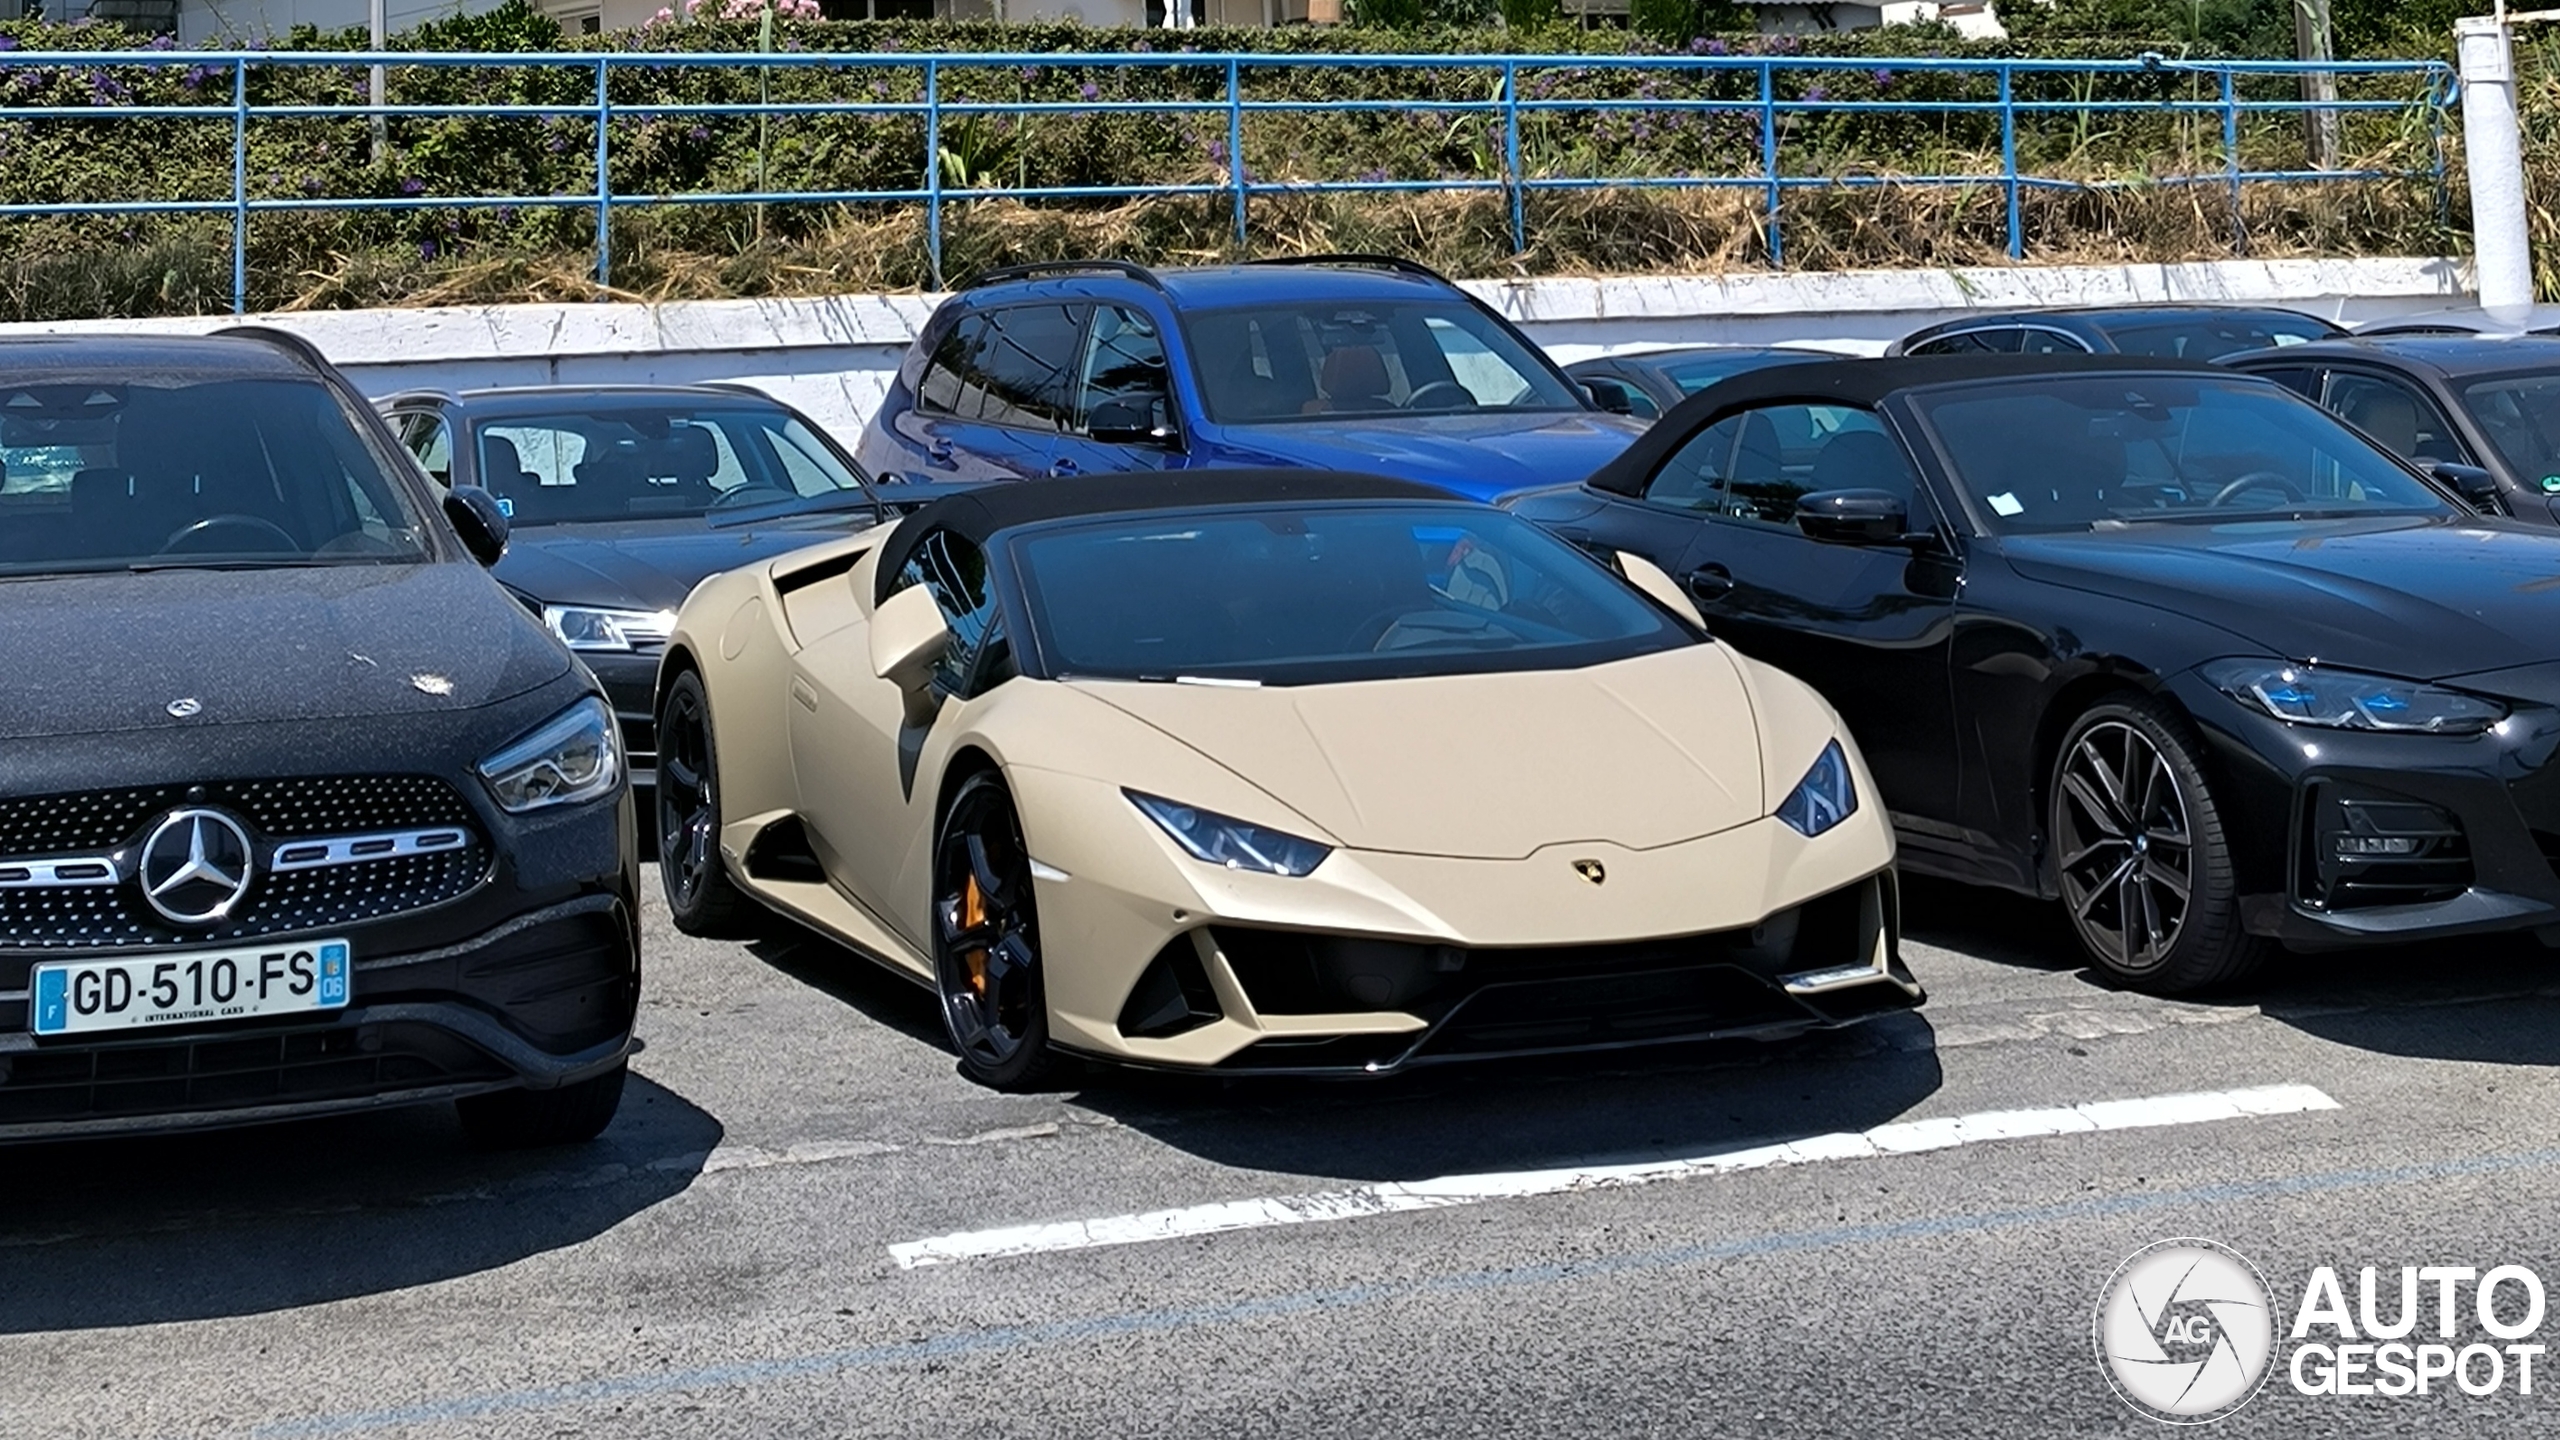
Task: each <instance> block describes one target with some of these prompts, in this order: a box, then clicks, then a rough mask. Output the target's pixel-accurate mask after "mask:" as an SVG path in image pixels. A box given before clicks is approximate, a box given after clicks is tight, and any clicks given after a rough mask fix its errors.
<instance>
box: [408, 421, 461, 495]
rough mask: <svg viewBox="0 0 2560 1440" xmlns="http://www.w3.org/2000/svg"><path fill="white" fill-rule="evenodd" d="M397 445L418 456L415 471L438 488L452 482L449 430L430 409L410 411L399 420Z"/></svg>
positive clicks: (451, 444) (451, 450)
mask: <svg viewBox="0 0 2560 1440" xmlns="http://www.w3.org/2000/svg"><path fill="white" fill-rule="evenodd" d="M397 424H398V432H397V433H398V434H399V436H400V443H401V444H402V445H405V446H407V447H408V449H409V453H410V454H412V455H415V456H416V457H418V468H419V469H421V470H424V471H426V472H427V474H429V475H431V476H433V477H434V478H435V482H436V483H437V484H439V485H450V484H452V483H453V427H452V426H450V425H447V424H446V423H444V417H443V416H441V415H438V414H436V413H435V412H434V411H431V410H412V411H410V412H408V413H407V414H405V415H402V416H400V417H399V420H398V422H397Z"/></svg>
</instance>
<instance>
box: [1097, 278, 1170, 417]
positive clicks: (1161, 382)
mask: <svg viewBox="0 0 2560 1440" xmlns="http://www.w3.org/2000/svg"><path fill="white" fill-rule="evenodd" d="M1077 388H1078V395H1077V403H1076V421H1075V428H1076V429H1077V430H1079V431H1081V430H1083V429H1084V428H1085V426H1086V425H1087V424H1088V423H1089V422H1090V421H1091V419H1092V416H1093V412H1094V411H1095V409H1097V408H1098V407H1100V406H1103V405H1109V404H1113V403H1115V402H1116V403H1118V404H1123V405H1127V406H1129V407H1131V408H1132V409H1134V410H1136V411H1137V412H1138V414H1139V415H1140V416H1141V417H1143V418H1144V419H1145V420H1146V421H1147V423H1148V424H1149V426H1151V427H1152V428H1155V429H1159V430H1171V429H1173V428H1175V426H1176V424H1177V421H1176V419H1175V417H1174V410H1173V397H1172V394H1171V392H1170V389H1169V381H1168V379H1167V376H1166V372H1165V359H1164V337H1163V336H1161V335H1158V334H1157V333H1156V327H1155V322H1153V321H1151V320H1149V319H1148V318H1147V317H1146V316H1144V315H1141V314H1139V313H1137V312H1135V311H1131V310H1123V309H1121V308H1120V307H1119V306H1117V305H1101V306H1096V307H1095V308H1094V312H1093V324H1092V325H1091V326H1090V327H1088V329H1087V333H1086V335H1085V342H1084V363H1083V364H1082V365H1081V366H1080V367H1078V372H1077Z"/></svg>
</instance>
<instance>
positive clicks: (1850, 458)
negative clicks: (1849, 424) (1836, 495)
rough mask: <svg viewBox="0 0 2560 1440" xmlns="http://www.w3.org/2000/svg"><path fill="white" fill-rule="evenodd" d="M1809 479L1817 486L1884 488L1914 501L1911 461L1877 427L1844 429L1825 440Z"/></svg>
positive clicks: (1818, 488)
mask: <svg viewBox="0 0 2560 1440" xmlns="http://www.w3.org/2000/svg"><path fill="white" fill-rule="evenodd" d="M1809 483H1810V484H1811V487H1812V488H1813V489H1815V490H1882V491H1884V492H1886V493H1887V494H1890V495H1893V496H1895V497H1897V498H1898V499H1900V500H1901V501H1902V503H1903V505H1904V506H1905V507H1906V508H1908V507H1909V506H1910V504H1911V462H1910V461H1909V460H1907V459H1905V458H1904V457H1903V454H1902V447H1901V446H1900V445H1897V444H1895V443H1894V440H1893V437H1892V436H1890V435H1887V434H1884V433H1883V432H1881V431H1877V430H1843V431H1841V432H1840V433H1839V434H1837V435H1834V436H1832V437H1831V438H1830V439H1829V440H1827V441H1825V442H1824V443H1823V446H1822V449H1821V451H1820V453H1818V454H1816V455H1815V456H1814V457H1813V474H1812V477H1811V479H1810V482H1809Z"/></svg>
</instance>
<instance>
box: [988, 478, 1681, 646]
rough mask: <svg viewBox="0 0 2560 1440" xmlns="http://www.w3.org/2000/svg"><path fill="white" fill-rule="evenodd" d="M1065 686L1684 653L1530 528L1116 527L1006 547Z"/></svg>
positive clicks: (1624, 597)
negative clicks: (1079, 681)
mask: <svg viewBox="0 0 2560 1440" xmlns="http://www.w3.org/2000/svg"><path fill="white" fill-rule="evenodd" d="M1011 553H1012V558H1013V565H1014V568H1015V572H1016V574H1017V576H1018V577H1019V580H1020V584H1021V587H1022V593H1023V598H1024V601H1025V604H1026V607H1027V609H1028V611H1029V615H1028V619H1029V621H1030V624H1031V628H1032V630H1033V632H1034V636H1035V643H1036V645H1037V646H1038V650H1039V654H1040V656H1041V657H1042V661H1043V665H1044V668H1045V669H1046V670H1047V671H1048V672H1049V673H1050V674H1052V675H1057V676H1061V677H1067V676H1085V677H1095V678H1113V679H1127V680H1163V681H1174V682H1183V681H1198V682H1208V683H1227V684H1235V683H1255V684H1274V685H1281V684H1310V683H1324V682H1331V681H1341V680H1376V679H1393V678H1398V677H1404V676H1416V675H1452V674H1470V673H1478V672H1486V671H1501V670H1552V669H1566V668H1571V667H1576V666H1582V665H1592V664H1598V663H1601V662H1603V661H1607V660H1616V659H1622V658H1625V657H1627V656H1631V655H1639V654H1645V653H1649V652H1651V651H1655V650H1664V649H1669V648H1672V647H1674V646H1679V645H1686V644H1691V643H1694V636H1692V635H1691V634H1690V632H1688V631H1687V630H1685V629H1683V628H1682V627H1681V626H1679V625H1678V624H1677V623H1676V622H1674V621H1673V620H1671V619H1670V618H1669V617H1668V616H1666V615H1665V614H1664V613H1663V612H1661V611H1659V610H1657V609H1656V608H1654V606H1653V605H1652V604H1651V603H1650V602H1648V601H1646V600H1644V599H1642V598H1641V597H1639V596H1638V595H1637V594H1636V593H1635V592H1634V591H1633V590H1631V589H1629V588H1628V587H1627V585H1626V584H1625V583H1624V582H1623V581H1621V580H1619V579H1618V578H1617V577H1616V576H1614V575H1611V574H1609V573H1608V572H1607V571H1606V570H1603V569H1602V568H1601V567H1600V566H1599V565H1597V564H1595V563H1593V562H1592V561H1591V560H1590V559H1588V558H1587V557H1585V556H1584V555H1582V554H1581V553H1580V552H1578V551H1576V550H1574V549H1573V548H1572V547H1571V546H1568V545H1566V544H1565V543H1564V542H1563V541H1560V540H1557V539H1555V538H1553V537H1551V536H1549V535H1548V534H1546V533H1545V532H1544V531H1541V530H1539V529H1537V528H1535V527H1534V526H1531V525H1530V524H1528V523H1527V522H1526V521H1522V520H1518V519H1515V518H1513V517H1511V516H1509V515H1506V514H1502V513H1500V512H1497V511H1484V510H1477V509H1474V508H1472V507H1462V506H1455V505H1450V506H1438V505H1413V506H1404V505H1371V504H1358V505H1352V504H1333V505H1309V506H1293V507H1271V508H1262V507H1256V508H1251V509H1227V510H1217V511H1189V512H1158V513H1154V514H1146V515H1135V516H1116V517H1113V518H1110V519H1106V520H1097V521H1091V522H1086V523H1081V524H1075V525H1071V526H1063V527H1059V528H1044V529H1040V530H1035V531H1031V532H1028V533H1026V534H1023V535H1021V536H1018V537H1016V538H1015V539H1014V541H1013V543H1012V547H1011Z"/></svg>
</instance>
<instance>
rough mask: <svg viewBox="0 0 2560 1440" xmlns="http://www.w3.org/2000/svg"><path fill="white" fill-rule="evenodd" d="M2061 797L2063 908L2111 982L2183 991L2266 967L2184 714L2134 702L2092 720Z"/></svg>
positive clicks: (2075, 729)
mask: <svg viewBox="0 0 2560 1440" xmlns="http://www.w3.org/2000/svg"><path fill="white" fill-rule="evenodd" d="M2051 792H2052V806H2053V845H2054V870H2055V879H2056V880H2057V881H2058V882H2059V888H2060V889H2061V892H2062V903H2063V907H2064V909H2065V910H2067V911H2068V912H2069V913H2070V916H2071V925H2072V928H2073V929H2074V930H2075V931H2077V932H2078V934H2079V937H2080V943H2081V946H2082V948H2083V949H2085V950H2087V951H2088V953H2089V958H2090V959H2091V960H2092V961H2094V962H2096V964H2097V966H2098V968H2099V969H2100V970H2102V971H2104V972H2106V974H2107V975H2108V976H2109V977H2110V978H2111V979H2114V980H2116V981H2117V982H2119V983H2121V984H2124V985H2127V986H2130V987H2132V988H2134V989H2137V990H2145V991H2150V992H2152V993H2155V994H2182V993H2185V992H2188V991H2193V990H2202V989H2206V988H2209V987H2211V986H2216V985H2225V984H2229V983H2231V982H2232V981H2235V980H2237V979H2239V978H2240V977H2241V976H2242V975H2244V974H2246V973H2247V972H2248V971H2249V970H2251V969H2252V968H2254V967H2255V966H2256V965H2257V964H2258V963H2259V961H2260V960H2262V959H2263V958H2264V956H2265V952H2266V949H2267V946H2266V942H2265V941H2263V940H2261V939H2259V938H2258V937H2256V936H2252V935H2250V934H2248V933H2247V932H2246V931H2245V930H2244V929H2242V927H2241V924H2240V904H2239V894H2238V889H2239V887H2238V883H2237V881H2236V879H2235V878H2234V875H2233V871H2232V865H2231V854H2230V848H2229V844H2228V841H2227V839H2226V837H2225V835H2224V833H2223V828H2222V822H2221V815H2220V812H2219V810H2218V809H2217V808H2216V807H2215V805H2214V802H2213V796H2212V793H2211V790H2210V789H2209V787H2208V784H2207V781H2206V778H2205V774H2204V770H2203V767H2202V766H2201V764H2200V763H2199V762H2198V759H2197V748H2196V746H2195V743H2194V741H2192V740H2191V739H2190V738H2189V737H2188V732H2187V726H2186V724H2185V721H2184V720H2183V718H2182V717H2180V716H2179V715H2178V714H2177V712H2175V711H2173V710H2170V709H2168V708H2167V707H2165V706H2163V705H2161V704H2159V703H2157V702H2155V701H2152V700H2148V699H2128V700H2124V701H2111V702H2109V703H2106V704H2102V705H2099V706H2097V707H2096V708H2094V709H2092V710H2090V711H2089V712H2088V713H2087V714H2085V715H2082V716H2081V717H2080V719H2079V720H2078V721H2077V722H2075V723H2074V724H2073V725H2072V727H2071V732H2070V734H2068V735H2067V736H2065V737H2064V738H2063V742H2062V748H2061V750H2060V752H2059V753H2058V754H2057V755H2056V756H2055V757H2054V768H2053V780H2052V785H2051Z"/></svg>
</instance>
